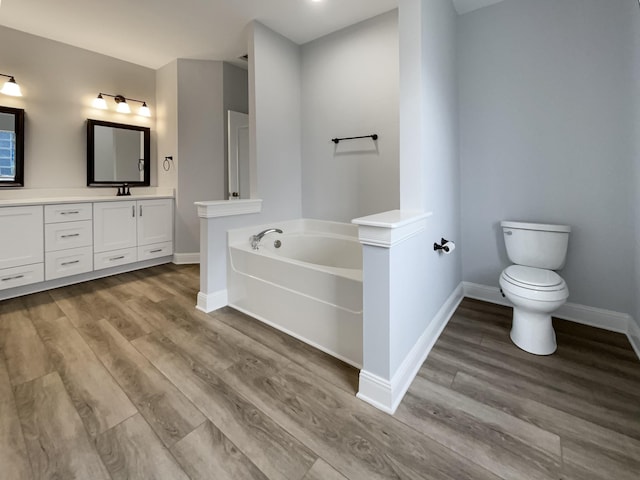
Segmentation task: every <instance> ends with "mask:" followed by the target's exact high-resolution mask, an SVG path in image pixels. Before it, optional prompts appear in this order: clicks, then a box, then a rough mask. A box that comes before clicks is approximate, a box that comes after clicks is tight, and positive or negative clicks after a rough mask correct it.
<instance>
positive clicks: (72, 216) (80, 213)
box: [44, 203, 93, 223]
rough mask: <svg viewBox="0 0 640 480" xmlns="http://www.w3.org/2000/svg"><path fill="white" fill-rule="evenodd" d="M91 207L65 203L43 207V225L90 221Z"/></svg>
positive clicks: (89, 204) (85, 204) (87, 204)
mask: <svg viewBox="0 0 640 480" xmlns="http://www.w3.org/2000/svg"><path fill="white" fill-rule="evenodd" d="M92 218H93V206H92V204H91V203H65V204H59V205H45V206H44V223H59V222H75V221H77V220H91V219H92Z"/></svg>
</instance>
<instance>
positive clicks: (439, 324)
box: [357, 284, 463, 415]
mask: <svg viewBox="0 0 640 480" xmlns="http://www.w3.org/2000/svg"><path fill="white" fill-rule="evenodd" d="M462 298H463V288H462V284H460V285H458V286H457V287H456V289H455V290H454V291H453V293H451V295H450V296H449V298H447V300H446V301H445V302H444V304H443V305H442V306H441V307H440V310H438V313H436V315H435V316H434V317H433V319H432V320H431V322H430V323H429V326H428V327H427V329H426V330H425V331H424V332H423V334H422V335H420V338H419V339H418V341H417V342H416V343H415V345H414V346H413V348H412V349H411V351H410V352H409V354H408V355H407V356H406V357H405V359H404V361H403V362H402V364H401V365H400V367H399V368H398V370H397V371H396V372H395V374H394V375H393V377H392V378H391V381H388V380H385V379H384V378H381V377H379V376H377V375H374V374H373V373H371V372H367V371H365V370H361V371H360V382H359V386H358V395H357V396H358V398H359V399H361V400H363V401H365V402H367V403H369V404H371V405H373V406H374V407H376V408H378V409H379V410H382V411H383V412H386V413H389V414H391V415H393V413H395V411H396V409H397V408H398V405H400V402H401V401H402V398H403V397H404V395H405V393H407V390H408V389H409V387H410V386H411V383H412V382H413V379H414V378H415V377H416V375H417V374H418V370H420V367H422V364H423V363H424V361H425V360H426V359H427V356H428V355H429V352H431V349H432V348H433V346H434V345H435V343H436V341H437V340H438V338H439V337H440V334H441V333H442V331H443V330H444V328H445V327H446V326H447V323H448V322H449V319H450V318H451V317H452V316H453V313H454V312H455V311H456V308H458V305H459V304H460V302H461V301H462Z"/></svg>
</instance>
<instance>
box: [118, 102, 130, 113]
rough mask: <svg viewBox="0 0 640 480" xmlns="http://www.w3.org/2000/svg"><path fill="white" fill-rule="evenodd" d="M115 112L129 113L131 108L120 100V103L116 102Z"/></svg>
mask: <svg viewBox="0 0 640 480" xmlns="http://www.w3.org/2000/svg"><path fill="white" fill-rule="evenodd" d="M116 111H118V112H120V113H131V108H130V107H129V104H128V103H127V101H126V100H120V102H118V107H117V108H116Z"/></svg>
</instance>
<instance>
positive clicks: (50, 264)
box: [44, 247, 93, 280]
mask: <svg viewBox="0 0 640 480" xmlns="http://www.w3.org/2000/svg"><path fill="white" fill-rule="evenodd" d="M44 262H45V272H46V277H45V280H54V279H56V278H62V277H68V276H70V275H78V274H79V273H86V272H90V271H91V270H93V249H92V248H91V247H81V248H73V249H71V250H63V251H61V252H47V253H46V254H45V260H44Z"/></svg>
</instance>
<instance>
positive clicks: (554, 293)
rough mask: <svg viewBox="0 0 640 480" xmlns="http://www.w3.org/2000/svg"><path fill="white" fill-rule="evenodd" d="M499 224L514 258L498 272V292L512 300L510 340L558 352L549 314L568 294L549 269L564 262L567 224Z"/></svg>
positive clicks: (538, 351)
mask: <svg viewBox="0 0 640 480" xmlns="http://www.w3.org/2000/svg"><path fill="white" fill-rule="evenodd" d="M500 226H501V227H502V232H503V234H504V243H505V245H506V247H507V255H508V256H509V260H511V261H512V262H513V263H515V265H511V266H509V267H507V268H505V269H504V270H503V272H502V273H501V274H500V288H501V289H502V293H503V294H504V296H505V297H507V299H508V300H510V301H511V303H513V305H514V307H513V323H512V326H511V340H512V341H513V343H515V344H516V345H517V346H518V347H520V348H521V349H522V350H524V351H526V352H529V353H533V354H535V355H550V354H552V353H553V352H555V351H556V333H555V332H554V331H553V325H552V323H551V313H553V312H554V311H555V310H557V309H558V308H560V306H561V305H563V304H564V303H565V302H566V301H567V298H568V297H569V289H568V288H567V284H566V283H565V281H564V280H563V279H562V277H561V276H560V275H558V274H557V273H556V272H554V271H553V270H558V269H561V268H562V267H563V266H564V262H565V259H566V257H567V245H568V243H569V232H571V227H569V226H566V225H545V224H539V223H522V222H507V221H503V222H501V223H500Z"/></svg>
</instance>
